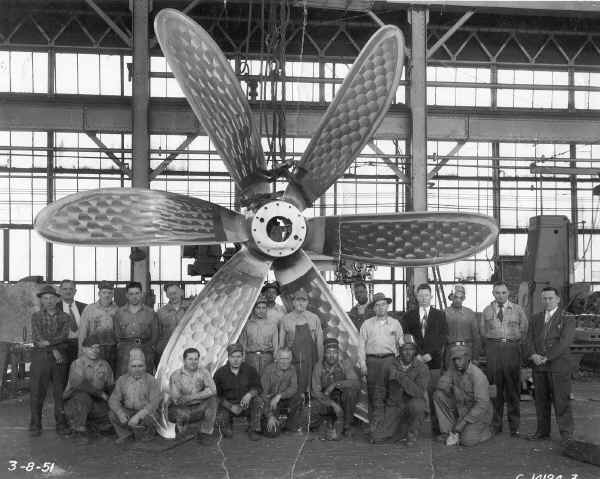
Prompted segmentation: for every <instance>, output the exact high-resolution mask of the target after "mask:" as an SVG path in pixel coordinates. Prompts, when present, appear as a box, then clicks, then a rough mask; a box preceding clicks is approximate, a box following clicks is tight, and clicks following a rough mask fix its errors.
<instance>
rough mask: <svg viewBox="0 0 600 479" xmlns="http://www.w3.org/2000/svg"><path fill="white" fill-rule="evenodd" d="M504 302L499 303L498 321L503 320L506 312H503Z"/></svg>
mask: <svg viewBox="0 0 600 479" xmlns="http://www.w3.org/2000/svg"><path fill="white" fill-rule="evenodd" d="M503 307H504V305H503V304H498V321H500V322H502V320H503V319H504V313H503V312H502V308H503Z"/></svg>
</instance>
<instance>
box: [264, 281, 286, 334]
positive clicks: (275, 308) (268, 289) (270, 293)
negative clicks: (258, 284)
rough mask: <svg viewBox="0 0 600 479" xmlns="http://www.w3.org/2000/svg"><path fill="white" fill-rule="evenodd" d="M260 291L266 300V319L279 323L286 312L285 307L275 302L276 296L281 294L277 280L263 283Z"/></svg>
mask: <svg viewBox="0 0 600 479" xmlns="http://www.w3.org/2000/svg"><path fill="white" fill-rule="evenodd" d="M260 293H261V294H263V295H264V297H265V299H266V300H267V319H268V320H269V321H273V322H275V324H279V321H281V318H283V317H284V316H285V315H286V314H287V310H286V309H285V307H283V306H282V305H280V304H277V303H276V302H275V301H276V299H277V296H279V295H280V294H281V289H280V287H279V283H278V282H277V281H273V282H271V283H268V282H267V283H265V285H264V286H263V288H262V289H261V291H260Z"/></svg>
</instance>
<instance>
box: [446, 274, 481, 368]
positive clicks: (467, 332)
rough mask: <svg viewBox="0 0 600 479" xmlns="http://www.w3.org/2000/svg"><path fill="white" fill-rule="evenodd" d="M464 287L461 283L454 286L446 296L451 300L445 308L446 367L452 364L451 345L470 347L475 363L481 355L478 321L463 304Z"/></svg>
mask: <svg viewBox="0 0 600 479" xmlns="http://www.w3.org/2000/svg"><path fill="white" fill-rule="evenodd" d="M465 297H466V295H465V287H464V286H463V285H462V284H457V285H456V286H454V290H453V291H452V293H450V295H449V296H448V299H450V301H452V303H451V304H450V306H449V307H448V308H446V311H444V312H445V313H446V322H447V323H448V343H447V344H446V357H445V358H444V360H445V365H446V368H448V367H450V366H451V365H452V360H451V359H450V348H451V347H452V346H468V347H469V348H471V355H472V359H471V361H472V362H473V363H475V364H477V361H478V360H479V356H480V355H481V335H480V334H479V323H478V322H477V317H476V316H475V312H474V311H473V310H472V309H469V308H467V307H465V306H463V302H464V300H465Z"/></svg>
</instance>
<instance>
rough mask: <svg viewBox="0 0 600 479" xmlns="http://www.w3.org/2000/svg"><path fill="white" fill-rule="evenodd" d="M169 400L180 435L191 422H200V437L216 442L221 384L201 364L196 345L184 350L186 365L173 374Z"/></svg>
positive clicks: (171, 413)
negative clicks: (214, 432) (215, 433)
mask: <svg viewBox="0 0 600 479" xmlns="http://www.w3.org/2000/svg"><path fill="white" fill-rule="evenodd" d="M169 402H170V404H169V421H171V422H174V423H175V424H176V433H177V435H178V436H183V435H184V434H185V432H186V430H187V428H188V426H189V425H190V424H191V423H197V422H199V424H200V428H199V432H198V434H197V435H196V438H197V439H198V441H199V442H200V444H202V445H204V446H209V445H211V444H212V443H213V431H214V427H215V419H216V417H217V387H216V385H215V382H214V381H213V378H212V377H211V375H210V373H209V372H208V371H207V370H206V369H205V368H203V367H202V366H200V352H199V351H198V350H197V349H196V348H188V349H186V350H185V351H184V352H183V367H182V368H179V369H177V370H175V371H173V373H172V374H171V377H170V379H169Z"/></svg>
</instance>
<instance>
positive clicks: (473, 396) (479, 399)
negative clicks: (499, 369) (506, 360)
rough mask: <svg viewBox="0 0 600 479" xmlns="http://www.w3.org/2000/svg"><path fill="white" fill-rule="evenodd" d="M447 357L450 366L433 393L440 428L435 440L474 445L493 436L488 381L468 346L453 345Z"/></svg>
mask: <svg viewBox="0 0 600 479" xmlns="http://www.w3.org/2000/svg"><path fill="white" fill-rule="evenodd" d="M450 358H451V359H452V362H453V367H451V368H449V369H448V370H447V371H446V372H445V373H444V375H443V376H442V377H441V378H440V380H439V382H438V384H437V389H436V390H435V392H434V393H433V403H434V405H435V412H436V415H437V418H438V422H439V425H440V431H441V434H440V435H439V436H438V437H437V440H438V441H445V442H446V445H448V446H453V445H456V444H461V445H463V446H474V445H476V444H479V443H481V442H483V441H487V440H488V439H489V438H490V437H492V428H491V425H492V417H493V415H494V408H493V406H492V402H491V400H490V393H489V387H490V383H489V382H488V380H487V377H486V376H485V374H483V372H482V371H481V369H479V368H478V367H477V366H475V365H474V364H473V363H472V362H471V351H470V350H469V348H468V347H467V346H453V347H452V348H451V350H450Z"/></svg>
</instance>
